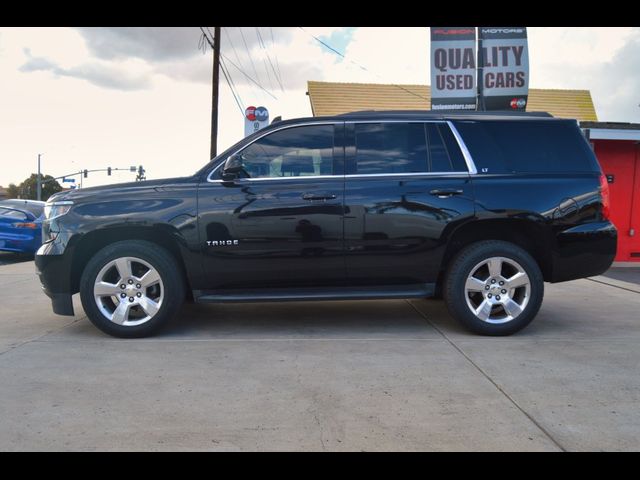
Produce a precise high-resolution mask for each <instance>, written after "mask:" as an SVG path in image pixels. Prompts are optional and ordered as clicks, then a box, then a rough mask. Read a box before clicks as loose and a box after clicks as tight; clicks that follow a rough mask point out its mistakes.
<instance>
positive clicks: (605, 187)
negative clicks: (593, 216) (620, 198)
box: [600, 173, 611, 220]
mask: <svg viewBox="0 0 640 480" xmlns="http://www.w3.org/2000/svg"><path fill="white" fill-rule="evenodd" d="M600 196H601V197H602V218H603V220H609V216H610V214H611V197H610V194H609V182H608V181H607V177H606V176H605V175H604V173H601V174H600Z"/></svg>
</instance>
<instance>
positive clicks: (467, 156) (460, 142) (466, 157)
mask: <svg viewBox="0 0 640 480" xmlns="http://www.w3.org/2000/svg"><path fill="white" fill-rule="evenodd" d="M341 123H343V124H357V123H446V124H447V125H448V126H449V128H450V129H451V132H452V133H453V136H454V137H455V139H456V141H457V142H458V147H460V150H461V151H462V156H463V157H464V161H465V163H466V164H467V168H468V169H469V171H468V172H409V173H359V174H349V175H308V176H305V175H303V176H299V177H260V178H241V179H238V180H240V181H245V182H264V181H269V180H276V181H279V180H292V179H295V180H301V179H308V180H320V179H326V178H339V177H343V178H368V177H402V176H405V177H406V176H409V177H415V176H438V175H439V176H443V175H469V174H472V175H475V174H477V173H478V170H477V169H476V166H475V163H474V162H473V157H472V156H471V153H470V152H469V150H468V149H467V146H466V145H465V143H464V140H463V139H462V137H461V136H460V133H459V132H458V130H457V129H456V127H455V126H454V125H453V123H452V122H451V121H450V120H406V119H405V120H402V119H395V118H394V119H376V120H345V121H330V122H328V121H319V122H303V123H295V124H290V125H283V126H282V127H279V128H275V129H273V130H269V131H268V132H264V133H263V134H262V135H260V136H259V137H256V138H254V139H253V140H252V141H251V142H250V143H248V144H246V145H244V146H242V147H241V148H239V149H237V150H235V151H234V152H232V153H231V154H229V156H231V155H235V154H237V153H239V152H241V151H242V150H244V149H245V148H248V147H249V146H251V145H253V144H254V143H255V142H257V141H258V140H260V139H261V138H263V137H266V136H267V135H270V134H272V133H275V132H279V131H281V130H286V129H289V128H296V127H304V126H307V125H338V124H341ZM224 163H225V162H224V161H222V162H220V163H219V164H218V165H217V166H216V167H215V168H214V169H213V170H211V172H210V173H209V175H207V182H208V183H223V182H224V181H225V180H222V179H212V178H211V176H212V175H213V174H214V173H215V172H217V171H218V169H219V168H220V167H221V166H222V165H224Z"/></svg>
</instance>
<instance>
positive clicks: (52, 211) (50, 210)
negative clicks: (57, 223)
mask: <svg viewBox="0 0 640 480" xmlns="http://www.w3.org/2000/svg"><path fill="white" fill-rule="evenodd" d="M72 206H73V202H71V201H62V202H52V203H47V204H46V205H45V206H44V218H45V219H46V220H52V219H54V218H57V217H61V216H62V215H64V214H66V213H67V212H68V211H69V210H71V207H72Z"/></svg>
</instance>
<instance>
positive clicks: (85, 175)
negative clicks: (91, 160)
mask: <svg viewBox="0 0 640 480" xmlns="http://www.w3.org/2000/svg"><path fill="white" fill-rule="evenodd" d="M82 173H83V175H84V178H87V177H88V176H89V170H87V169H86V168H85V169H84V172H82Z"/></svg>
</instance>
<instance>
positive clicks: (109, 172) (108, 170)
mask: <svg viewBox="0 0 640 480" xmlns="http://www.w3.org/2000/svg"><path fill="white" fill-rule="evenodd" d="M107 175H111V167H107Z"/></svg>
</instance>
